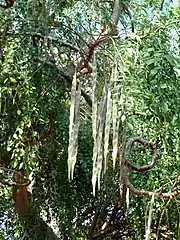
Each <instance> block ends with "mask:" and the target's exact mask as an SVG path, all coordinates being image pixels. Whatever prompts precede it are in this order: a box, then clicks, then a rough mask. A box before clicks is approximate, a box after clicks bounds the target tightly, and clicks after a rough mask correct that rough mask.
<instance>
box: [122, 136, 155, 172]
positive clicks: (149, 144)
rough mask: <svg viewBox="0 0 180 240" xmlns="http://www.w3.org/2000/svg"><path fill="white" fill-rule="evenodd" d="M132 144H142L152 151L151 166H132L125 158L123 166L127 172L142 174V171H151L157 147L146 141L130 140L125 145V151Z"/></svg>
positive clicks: (140, 139) (139, 139)
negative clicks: (132, 171)
mask: <svg viewBox="0 0 180 240" xmlns="http://www.w3.org/2000/svg"><path fill="white" fill-rule="evenodd" d="M134 142H138V143H140V144H143V145H144V146H147V147H150V148H151V149H152V160H151V164H149V165H144V166H137V165H133V164H132V163H130V162H129V161H128V160H127V159H126V158H125V159H124V160H125V166H126V167H127V168H128V169H129V170H134V171H137V172H144V171H148V170H150V169H152V168H153V167H154V165H155V159H156V154H157V147H156V144H155V143H152V142H149V141H146V140H144V139H142V138H131V139H130V140H129V141H128V142H127V144H126V148H125V150H126V149H127V148H128V147H129V146H131V145H132V144H133V143H134Z"/></svg>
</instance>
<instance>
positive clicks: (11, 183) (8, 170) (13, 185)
mask: <svg viewBox="0 0 180 240" xmlns="http://www.w3.org/2000/svg"><path fill="white" fill-rule="evenodd" d="M0 169H1V170H3V171H4V172H11V173H13V174H14V175H15V176H18V177H20V179H22V180H24V182H23V183H17V182H8V181H6V180H2V179H1V180H0V183H1V184H3V185H7V186H9V187H24V186H29V184H30V183H31V181H30V180H29V179H28V178H26V177H25V176H24V175H22V174H21V173H20V172H17V171H15V170H11V169H8V168H5V167H2V166H0Z"/></svg>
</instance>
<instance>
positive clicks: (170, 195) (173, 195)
mask: <svg viewBox="0 0 180 240" xmlns="http://www.w3.org/2000/svg"><path fill="white" fill-rule="evenodd" d="M122 181H123V182H124V185H125V186H126V187H127V188H129V190H130V192H131V193H132V194H134V195H137V196H147V197H152V196H153V195H154V197H158V198H169V199H175V198H176V197H178V196H180V192H179V191H177V190H176V191H174V192H171V191H169V192H168V193H162V191H158V190H155V191H154V192H152V191H145V190H138V189H136V188H135V187H134V186H133V185H132V184H131V183H130V181H129V177H128V176H127V174H126V173H124V174H123V176H122Z"/></svg>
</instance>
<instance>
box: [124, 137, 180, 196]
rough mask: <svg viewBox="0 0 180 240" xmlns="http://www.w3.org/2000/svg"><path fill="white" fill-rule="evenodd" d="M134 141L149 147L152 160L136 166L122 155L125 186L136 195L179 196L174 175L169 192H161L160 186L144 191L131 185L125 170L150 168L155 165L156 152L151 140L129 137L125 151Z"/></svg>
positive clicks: (155, 144)
mask: <svg viewBox="0 0 180 240" xmlns="http://www.w3.org/2000/svg"><path fill="white" fill-rule="evenodd" d="M134 142H138V143H140V144H142V145H144V146H145V147H149V148H151V150H152V160H151V163H150V164H149V165H144V166H137V165H133V164H132V163H130V162H129V161H128V160H127V159H126V158H125V157H123V159H122V161H123V163H124V166H125V168H124V171H123V172H122V181H123V183H124V185H125V186H126V188H129V190H130V192H131V193H132V194H134V195H137V196H148V197H152V196H153V195H154V196H155V197H159V198H168V199H176V197H178V196H180V190H179V189H178V187H177V185H178V177H176V179H175V183H174V184H173V186H172V187H171V188H170V190H169V192H167V193H163V192H162V188H160V189H158V190H154V191H146V190H138V189H136V188H135V187H134V186H133V185H132V183H131V182H130V180H129V176H128V174H127V172H126V169H129V170H135V171H138V172H143V171H148V170H150V169H152V168H153V167H154V165H155V159H156V153H157V143H152V142H150V141H147V140H144V139H142V138H131V139H130V140H129V141H128V142H127V144H126V147H125V151H126V150H127V148H128V147H129V146H131V145H132V144H133V143H134ZM174 186H176V189H175V190H173V189H174Z"/></svg>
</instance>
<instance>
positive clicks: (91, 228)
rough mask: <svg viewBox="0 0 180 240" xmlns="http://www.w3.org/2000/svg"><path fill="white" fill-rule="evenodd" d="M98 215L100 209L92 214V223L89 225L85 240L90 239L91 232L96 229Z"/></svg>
mask: <svg viewBox="0 0 180 240" xmlns="http://www.w3.org/2000/svg"><path fill="white" fill-rule="evenodd" d="M99 214H100V209H98V210H97V211H96V212H95V214H94V217H93V220H92V223H91V227H90V229H89V233H88V236H87V239H89V240H90V239H92V236H93V232H94V230H95V228H96V224H97V220H98V216H99Z"/></svg>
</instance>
